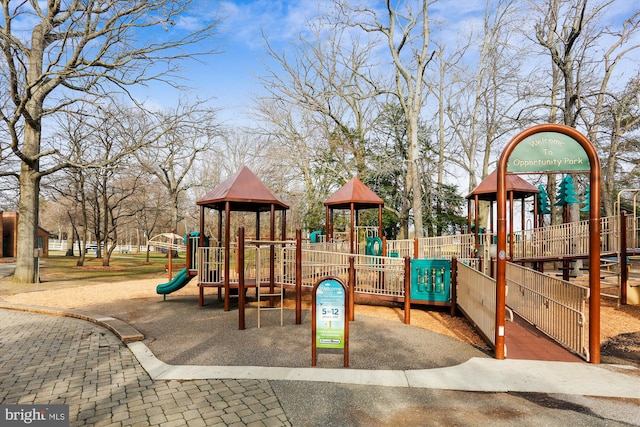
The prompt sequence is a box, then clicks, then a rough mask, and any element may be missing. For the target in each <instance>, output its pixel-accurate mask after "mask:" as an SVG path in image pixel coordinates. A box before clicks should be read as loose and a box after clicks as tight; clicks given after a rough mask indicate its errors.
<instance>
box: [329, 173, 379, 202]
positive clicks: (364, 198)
mask: <svg viewBox="0 0 640 427" xmlns="http://www.w3.org/2000/svg"><path fill="white" fill-rule="evenodd" d="M351 203H353V204H354V205H355V206H356V207H357V208H359V209H363V208H377V207H378V206H384V200H382V199H381V198H380V197H379V196H378V195H377V194H376V193H374V192H373V191H371V190H370V189H369V187H367V186H366V185H364V184H363V183H362V181H360V180H359V179H358V178H357V177H353V178H352V179H351V181H349V182H347V183H346V184H345V185H344V186H342V188H340V189H339V190H338V191H336V192H335V193H334V194H333V196H331V197H329V198H328V199H327V200H326V201H325V202H324V205H325V206H331V207H332V208H334V209H349V208H350V207H351Z"/></svg>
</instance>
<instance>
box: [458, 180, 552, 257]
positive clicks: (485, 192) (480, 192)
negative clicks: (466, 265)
mask: <svg viewBox="0 0 640 427" xmlns="http://www.w3.org/2000/svg"><path fill="white" fill-rule="evenodd" d="M505 180H506V185H505V187H506V193H507V200H509V202H510V203H509V209H510V212H509V233H510V234H513V200H514V199H520V200H522V206H523V207H522V209H521V218H520V220H521V222H522V224H521V228H522V229H524V227H525V209H524V200H525V199H526V198H527V197H530V196H533V195H535V194H538V193H540V190H539V189H538V188H537V187H535V186H534V185H532V184H529V183H528V182H527V181H525V180H524V179H522V178H520V177H519V176H518V175H513V174H507V175H506V177H505ZM497 195H498V171H493V172H491V173H490V174H489V175H488V176H487V177H486V178H485V179H484V180H483V181H482V182H481V183H480V184H479V185H478V186H477V187H476V188H475V189H474V190H473V191H472V192H471V193H470V194H469V195H468V196H467V197H466V198H467V215H468V216H467V224H468V226H469V228H470V229H471V222H472V220H471V214H472V212H473V213H474V220H473V222H474V224H473V225H474V227H475V228H474V230H475V232H474V234H475V236H476V249H477V248H478V243H479V242H478V233H479V230H480V224H479V221H480V203H479V202H480V201H486V202H489V204H493V202H495V201H496V200H497ZM472 200H473V201H474V207H475V209H472V208H471V201H472ZM537 208H538V207H537V205H536V203H534V204H533V210H534V220H536V218H537V216H538V215H537ZM489 215H490V217H491V219H490V220H489V226H490V228H491V231H493V209H492V208H490V209H489ZM512 253H513V248H511V249H510V255H511V254H512Z"/></svg>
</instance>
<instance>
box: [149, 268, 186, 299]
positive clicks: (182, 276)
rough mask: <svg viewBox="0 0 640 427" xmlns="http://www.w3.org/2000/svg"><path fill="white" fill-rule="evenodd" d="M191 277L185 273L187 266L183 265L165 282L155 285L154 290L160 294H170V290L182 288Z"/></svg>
mask: <svg viewBox="0 0 640 427" xmlns="http://www.w3.org/2000/svg"><path fill="white" fill-rule="evenodd" d="M191 279H192V276H189V275H187V267H185V268H183V269H182V270H180V272H179V273H178V274H176V276H175V277H174V278H173V279H171V280H170V281H168V282H167V283H161V284H159V285H158V286H157V287H156V292H157V293H158V294H160V295H166V294H170V293H171V292H175V291H177V290H179V289H182V288H184V286H185V285H186V284H187V283H189V281H190V280H191Z"/></svg>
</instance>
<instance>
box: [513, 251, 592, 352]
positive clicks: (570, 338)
mask: <svg viewBox="0 0 640 427" xmlns="http://www.w3.org/2000/svg"><path fill="white" fill-rule="evenodd" d="M506 279H507V288H508V292H507V306H508V307H509V308H511V309H512V310H513V311H514V312H516V313H517V314H519V315H520V316H521V317H522V318H523V319H525V320H526V321H528V322H529V323H531V324H533V325H535V326H536V328H538V329H539V330H541V331H542V332H544V333H545V334H547V335H549V336H550V337H551V338H553V339H554V340H555V341H556V342H558V343H560V344H561V345H563V346H564V347H566V348H568V349H569V350H571V351H573V352H575V353H576V354H578V355H580V357H582V358H584V359H585V360H587V361H588V360H589V349H588V347H587V344H586V343H587V331H588V328H587V324H586V323H587V316H586V314H585V308H586V303H587V299H588V298H589V288H586V287H584V286H580V285H577V284H574V283H571V282H566V281H564V280H560V279H557V278H555V277H551V276H549V275H547V274H543V273H540V272H537V271H535V270H532V269H530V268H525V267H521V266H519V265H517V264H512V263H507V270H506Z"/></svg>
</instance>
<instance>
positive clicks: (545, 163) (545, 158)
mask: <svg viewBox="0 0 640 427" xmlns="http://www.w3.org/2000/svg"><path fill="white" fill-rule="evenodd" d="M590 170H591V165H590V164H589V157H588V156H587V153H586V151H585V150H584V148H582V146H581V145H580V143H579V142H578V141H576V140H575V139H573V138H572V137H570V136H569V135H565V134H564V133H560V132H538V133H534V134H533V135H529V136H528V137H526V138H524V139H523V140H522V141H520V143H519V144H518V145H517V146H516V147H515V148H514V149H513V151H512V152H511V155H510V156H509V161H508V162H507V172H508V173H543V172H589V171H590Z"/></svg>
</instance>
